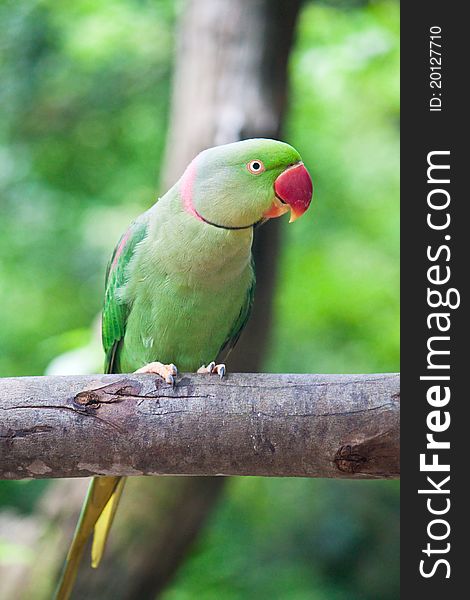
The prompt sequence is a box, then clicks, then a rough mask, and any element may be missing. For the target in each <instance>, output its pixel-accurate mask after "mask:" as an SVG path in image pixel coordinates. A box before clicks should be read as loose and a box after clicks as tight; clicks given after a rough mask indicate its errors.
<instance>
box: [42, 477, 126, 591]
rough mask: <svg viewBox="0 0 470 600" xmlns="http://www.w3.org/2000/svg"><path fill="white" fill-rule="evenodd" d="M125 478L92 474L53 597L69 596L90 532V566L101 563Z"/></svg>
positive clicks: (94, 566) (96, 565)
mask: <svg viewBox="0 0 470 600" xmlns="http://www.w3.org/2000/svg"><path fill="white" fill-rule="evenodd" d="M125 481H126V478H125V477H93V479H92V480H91V483H90V487H89V488H88V494H87V497H86V499H85V502H84V504H83V507H82V512H81V513H80V518H79V520H78V524H77V528H76V530H75V534H74V536H73V540H72V544H71V546H70V549H69V551H68V554H67V558H66V559H65V565H64V568H63V571H62V575H61V577H60V581H59V585H58V587H57V591H56V593H55V596H54V598H55V600H68V598H69V597H70V594H71V592H72V588H73V584H74V583H75V579H76V577H77V573H78V568H79V566H80V561H81V559H82V556H83V552H84V550H85V547H86V543H87V541H88V538H89V537H90V535H91V534H92V533H93V545H92V549H91V566H92V567H93V568H96V567H98V565H99V564H100V561H101V558H102V556H103V552H104V548H105V545H106V540H107V538H108V534H109V530H110V528H111V524H112V522H113V519H114V515H115V513H116V509H117V506H118V503H119V499H120V498H121V494H122V490H123V488H124V483H125Z"/></svg>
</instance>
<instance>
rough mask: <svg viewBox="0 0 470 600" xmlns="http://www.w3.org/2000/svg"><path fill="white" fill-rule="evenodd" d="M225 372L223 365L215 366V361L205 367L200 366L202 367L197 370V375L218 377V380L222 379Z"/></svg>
mask: <svg viewBox="0 0 470 600" xmlns="http://www.w3.org/2000/svg"><path fill="white" fill-rule="evenodd" d="M226 372H227V370H226V368H225V365H224V364H222V363H221V364H220V365H217V364H215V361H214V360H213V361H211V362H210V363H209V364H208V365H207V367H206V366H205V365H202V367H199V369H198V370H197V373H202V374H205V375H218V376H219V377H220V379H222V378H223V377H224V375H225V373H226Z"/></svg>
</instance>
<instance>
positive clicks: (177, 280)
mask: <svg viewBox="0 0 470 600" xmlns="http://www.w3.org/2000/svg"><path fill="white" fill-rule="evenodd" d="M312 194H313V185H312V180H311V178H310V175H309V173H308V171H307V169H306V168H305V167H304V165H303V163H302V159H301V157H300V155H299V153H298V152H297V151H296V150H295V149H294V148H292V146H289V145H288V144H286V143H284V142H280V141H277V140H270V139H250V140H244V141H241V142H235V143H233V144H226V145H223V146H216V147H214V148H210V149H208V150H204V151H203V152H201V153H200V154H199V155H198V156H197V157H196V158H195V159H194V160H193V161H192V162H191V163H190V165H189V166H188V167H187V169H186V170H185V172H184V174H183V176H182V177H181V178H180V180H179V181H178V182H177V183H176V184H175V185H174V186H173V187H172V188H171V189H170V190H169V191H168V192H167V193H166V194H165V195H164V196H163V197H162V198H160V199H159V200H158V201H157V202H156V203H155V204H154V205H153V206H152V207H151V208H150V209H149V210H147V211H146V212H145V213H144V214H142V215H141V216H140V217H138V218H137V219H136V220H135V221H134V222H133V223H132V224H131V226H130V227H129V229H128V230H127V232H126V233H125V234H124V235H123V236H122V237H121V239H120V241H119V242H118V244H117V246H116V248H115V250H114V253H113V255H112V256H111V260H110V262H109V265H108V269H107V274H106V293H105V300H104V308H103V320H102V334H103V346H104V351H105V353H106V359H105V372H106V373H129V372H133V371H135V372H138V373H154V374H157V375H159V376H161V377H162V378H163V379H165V381H166V382H167V383H168V384H170V385H174V384H175V381H176V376H177V373H178V371H177V368H176V366H175V365H178V368H179V369H180V370H182V371H197V372H199V373H206V374H209V375H210V374H218V375H219V377H223V376H224V374H225V365H224V364H223V363H219V364H216V362H215V361H216V359H217V357H218V356H221V355H224V354H225V355H226V354H227V353H228V352H229V351H230V350H231V348H233V346H234V345H235V343H236V341H237V340H238V338H239V336H240V333H241V331H242V329H243V327H244V326H245V324H246V322H247V320H248V317H249V314H250V310H251V306H252V303H253V295H254V288H255V273H254V266H253V260H252V256H251V246H252V241H253V229H254V227H255V226H257V225H259V224H261V223H263V222H265V221H266V220H267V219H270V218H274V217H279V216H281V215H282V214H284V213H286V212H288V211H289V210H290V212H291V219H290V220H291V221H294V220H295V219H296V218H297V217H299V216H300V215H302V214H303V213H304V212H305V211H306V210H307V208H308V207H309V205H310V202H311V199H312ZM124 482H125V478H124V477H94V478H93V479H92V482H91V484H90V488H89V491H88V495H87V498H86V500H85V503H84V505H83V508H82V512H81V515H80V519H79V522H78V525H77V529H76V532H75V535H74V539H73V541H72V544H71V547H70V550H69V552H68V555H67V559H66V563H65V566H64V569H63V573H62V577H61V581H60V583H59V587H58V589H57V592H56V598H57V600H66V599H67V598H69V596H70V593H71V591H72V586H73V583H74V581H75V578H76V575H77V571H78V567H79V564H80V560H81V557H82V554H83V552H84V549H85V546H86V543H87V541H88V538H89V537H90V536H91V534H92V533H93V544H92V551H91V555H92V556H91V561H92V566H93V567H97V566H98V565H99V562H100V560H101V557H102V555H103V551H104V547H105V543H106V539H107V536H108V533H109V529H110V527H111V524H112V520H113V517H114V514H115V512H116V508H117V505H118V502H119V499H120V496H121V493H122V490H123V487H124Z"/></svg>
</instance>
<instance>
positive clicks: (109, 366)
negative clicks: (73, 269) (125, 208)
mask: <svg viewBox="0 0 470 600" xmlns="http://www.w3.org/2000/svg"><path fill="white" fill-rule="evenodd" d="M147 227H148V213H144V214H143V215H141V216H140V217H139V218H138V219H137V220H136V221H134V222H133V223H132V225H131V226H130V227H129V229H128V230H127V231H126V233H124V235H123V236H122V237H121V239H120V240H119V242H118V244H117V246H116V248H115V249H114V252H113V255H112V256H111V259H110V261H109V264H108V268H107V270H106V293H105V297H104V307H103V320H102V326H101V331H102V339H103V348H104V351H105V353H106V358H105V373H116V372H119V368H118V360H117V359H118V354H119V348H120V346H121V343H122V340H123V338H124V334H125V332H126V323H127V317H128V316H129V311H130V306H129V304H128V303H126V302H123V301H122V300H121V299H120V298H119V297H118V294H117V292H118V290H119V288H120V287H121V286H123V285H124V284H125V283H126V279H127V267H128V265H129V261H130V260H131V258H132V256H133V255H134V251H135V248H136V246H137V244H138V243H139V242H140V241H142V240H143V239H144V237H145V235H146V233H147Z"/></svg>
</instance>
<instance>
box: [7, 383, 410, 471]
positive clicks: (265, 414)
mask: <svg viewBox="0 0 470 600" xmlns="http://www.w3.org/2000/svg"><path fill="white" fill-rule="evenodd" d="M399 394H400V392H399V375H396V374H384V375H275V374H229V375H228V376H227V377H226V379H224V380H223V381H220V380H219V379H218V378H217V377H210V376H204V375H188V374H185V375H183V376H182V378H181V379H180V380H179V381H178V384H177V386H176V388H175V389H172V388H171V387H169V386H168V385H167V384H165V383H163V382H162V381H161V380H159V379H156V378H155V377H154V376H149V375H135V374H131V375H93V376H71V377H25V378H10V379H2V380H0V415H1V417H0V478H4V479H25V478H30V477H33V478H44V477H83V476H86V477H88V476H91V475H182V474H185V475H263V476H295V477H337V478H344V477H354V478H393V477H398V475H399Z"/></svg>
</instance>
